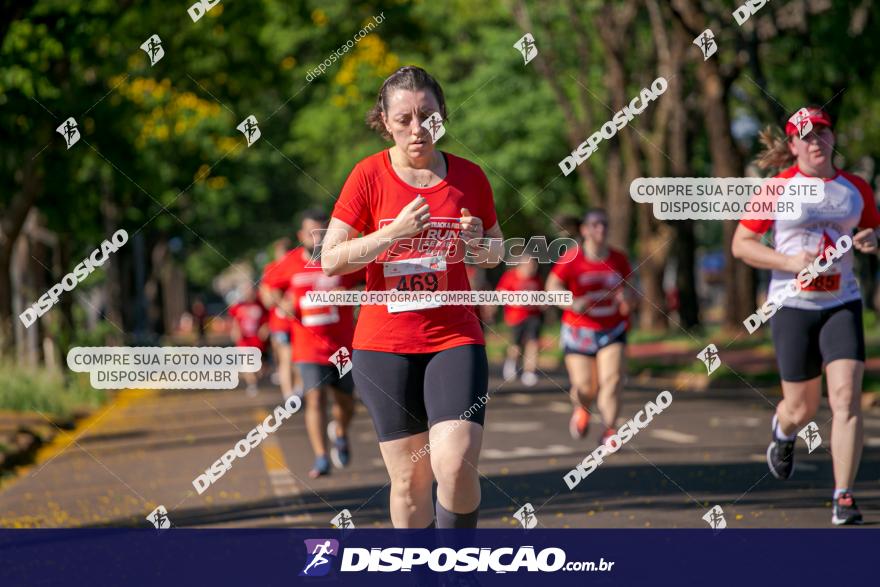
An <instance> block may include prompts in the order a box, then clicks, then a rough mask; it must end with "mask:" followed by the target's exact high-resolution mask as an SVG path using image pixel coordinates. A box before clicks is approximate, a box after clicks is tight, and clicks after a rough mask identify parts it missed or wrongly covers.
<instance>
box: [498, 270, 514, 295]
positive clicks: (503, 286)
mask: <svg viewBox="0 0 880 587" xmlns="http://www.w3.org/2000/svg"><path fill="white" fill-rule="evenodd" d="M511 271H513V270H512V269H508V270H507V271H505V272H504V274H503V275H502V276H501V279H499V280H498V285H497V286H495V290H496V291H510V285H511V284H510V281H511V280H510V278H511V275H510V272H511Z"/></svg>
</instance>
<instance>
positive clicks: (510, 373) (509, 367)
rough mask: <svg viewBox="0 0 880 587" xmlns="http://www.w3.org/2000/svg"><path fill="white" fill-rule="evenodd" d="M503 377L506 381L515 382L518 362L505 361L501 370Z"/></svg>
mask: <svg viewBox="0 0 880 587" xmlns="http://www.w3.org/2000/svg"><path fill="white" fill-rule="evenodd" d="M501 375H502V376H503V377H504V380H505V381H513V380H514V379H516V361H514V360H513V359H507V360H506V361H504V367H503V368H502V369H501Z"/></svg>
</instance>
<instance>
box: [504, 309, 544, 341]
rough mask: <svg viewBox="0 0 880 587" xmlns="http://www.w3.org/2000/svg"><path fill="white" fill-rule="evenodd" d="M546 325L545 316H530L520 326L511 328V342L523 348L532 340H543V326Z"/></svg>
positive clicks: (515, 325) (516, 325)
mask: <svg viewBox="0 0 880 587" xmlns="http://www.w3.org/2000/svg"><path fill="white" fill-rule="evenodd" d="M543 325H544V316H543V315H542V314H538V315H537V316H529V317H528V318H526V319H525V320H523V321H522V322H520V323H519V324H514V325H513V326H511V327H510V342H511V343H512V344H515V345H517V346H523V345H524V344H526V343H527V342H529V341H530V340H538V339H539V338H541V326H543Z"/></svg>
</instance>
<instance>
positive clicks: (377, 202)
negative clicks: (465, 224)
mask: <svg viewBox="0 0 880 587" xmlns="http://www.w3.org/2000/svg"><path fill="white" fill-rule="evenodd" d="M446 160H447V162H448V171H447V174H446V178H445V179H444V180H443V181H441V182H440V183H439V184H437V185H436V186H433V187H429V188H418V187H415V186H411V185H409V184H407V183H405V182H404V181H403V180H402V179H400V177H398V176H397V173H395V171H394V169H393V168H392V166H391V159H390V154H389V152H388V150H384V151H381V152H379V153H376V154H375V155H371V156H370V157H367V158H366V159H364V160H362V161H361V162H360V163H358V164H357V165H356V166H355V168H354V169H353V170H352V172H351V174H350V175H349V176H348V179H347V180H346V182H345V185H344V186H343V187H342V192H341V193H340V195H339V199H338V200H337V201H336V207H335V208H334V209H333V217H334V218H338V219H339V220H341V221H343V222H345V223H346V224H348V225H349V226H352V227H354V228H355V229H356V230H358V231H359V232H363V233H364V234H369V233H372V232H375V231H376V230H378V229H379V228H382V227H383V226H386V225H388V224H390V223H391V222H392V221H393V220H394V219H395V218H396V217H397V215H398V214H399V213H400V210H401V209H403V207H404V206H406V205H407V204H409V203H410V202H411V201H412V200H413V199H414V198H415V197H416V196H418V195H422V196H423V197H424V198H425V199H426V200H427V202H428V206H429V207H430V211H431V220H430V226H429V228H427V229H425V231H423V232H422V233H421V234H418V235H416V236H415V237H414V239H403V240H401V241H397V242H395V243H394V245H392V246H391V247H390V248H389V249H388V250H386V251H385V253H383V254H382V255H380V256H379V258H378V259H376V261H374V262H372V263H370V264H369V265H368V266H367V291H381V290H391V289H398V290H404V289H407V290H413V289H425V290H428V291H469V290H470V283H469V281H468V277H467V273H466V272H465V264H464V261H463V258H462V257H463V255H461V254H456V255H454V257H450V258H448V259H447V257H446V253H447V252H449V250H448V249H449V247H450V246H453V245H454V246H456V247H459V248H458V251H461V250H462V249H461V248H460V247H462V246H463V245H462V243H461V241H460V240H459V232H460V229H461V224H460V222H459V220H460V218H461V209H462V208H467V209H468V210H469V211H470V213H471V214H473V215H474V216H476V217H479V218H480V219H481V220H482V221H483V228H484V230H488V229H490V228H492V227H493V226H495V224H496V223H497V218H496V216H495V202H494V199H493V196H492V187H491V186H490V185H489V180H488V179H487V178H486V175H485V174H484V173H483V170H482V169H480V167H479V166H477V165H475V164H474V163H471V162H470V161H468V160H466V159H462V158H461V157H456V156H455V155H450V154H446ZM415 259H423V261H419V262H416V261H414V260H415ZM431 259H433V261H434V262H433V263H432V262H431ZM391 260H393V261H394V262H393V263H392V262H386V261H391ZM444 265H445V268H444ZM389 310H391V311H389ZM466 344H485V341H484V339H483V332H482V329H481V328H480V323H479V321H478V320H477V317H476V315H475V314H474V312H473V311H472V310H471V309H470V308H469V307H467V306H440V307H431V308H423V309H406V308H405V307H401V306H394V305H391V307H390V308H389V307H388V306H384V305H382V306H380V305H366V306H364V307H363V308H361V313H360V316H359V318H358V325H357V329H356V331H355V336H354V348H356V349H363V350H373V351H384V352H392V353H430V352H437V351H441V350H445V349H449V348H453V347H457V346H462V345H466Z"/></svg>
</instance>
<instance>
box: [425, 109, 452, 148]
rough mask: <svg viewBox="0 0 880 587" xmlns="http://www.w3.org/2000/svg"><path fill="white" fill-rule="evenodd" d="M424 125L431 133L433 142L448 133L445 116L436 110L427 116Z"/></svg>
mask: <svg viewBox="0 0 880 587" xmlns="http://www.w3.org/2000/svg"><path fill="white" fill-rule="evenodd" d="M422 126H423V127H424V128H425V130H427V131H428V132H429V133H430V134H431V142H432V143H436V142H437V141H439V140H440V139H441V138H443V135H445V134H446V127H445V126H443V117H442V116H440V113H439V112H435V113H434V114H432V115H431V116H429V117H428V118H426V119H425V122H423V123H422Z"/></svg>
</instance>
